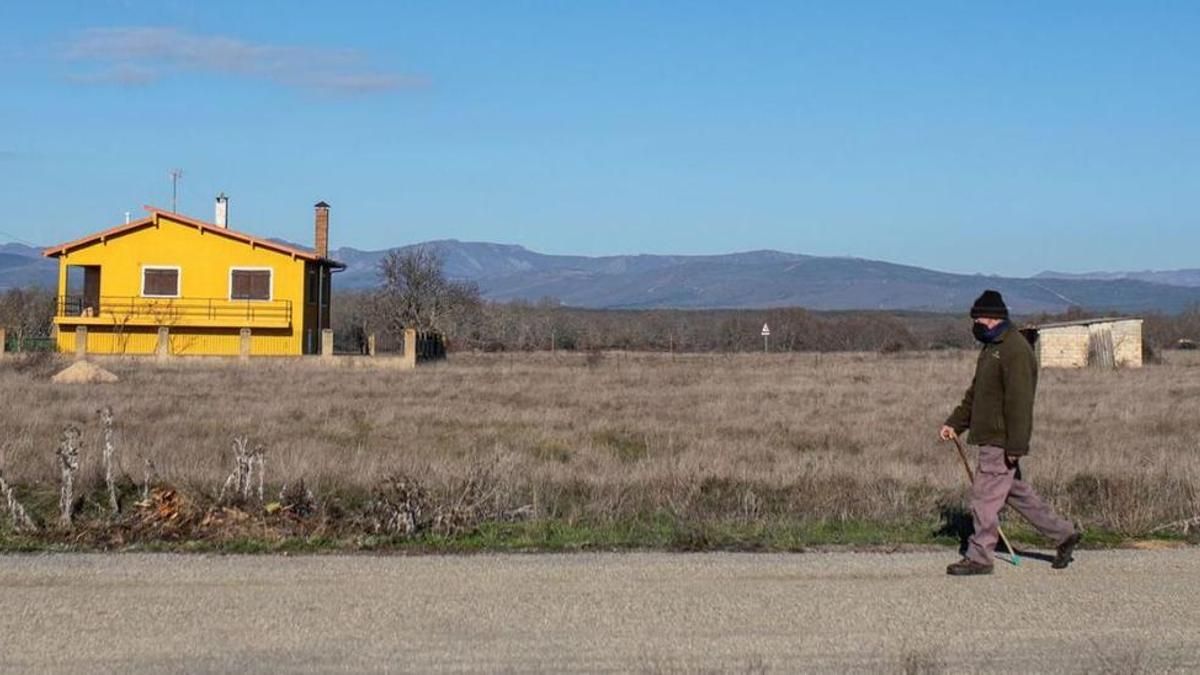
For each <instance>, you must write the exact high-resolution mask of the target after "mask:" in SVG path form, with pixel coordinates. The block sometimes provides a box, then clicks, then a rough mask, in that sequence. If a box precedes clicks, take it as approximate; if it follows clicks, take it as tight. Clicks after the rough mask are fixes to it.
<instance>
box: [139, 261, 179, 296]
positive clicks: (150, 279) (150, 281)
mask: <svg viewBox="0 0 1200 675" xmlns="http://www.w3.org/2000/svg"><path fill="white" fill-rule="evenodd" d="M142 295H143V296H144V297H147V298H178V297H179V268H178V267H143V268H142Z"/></svg>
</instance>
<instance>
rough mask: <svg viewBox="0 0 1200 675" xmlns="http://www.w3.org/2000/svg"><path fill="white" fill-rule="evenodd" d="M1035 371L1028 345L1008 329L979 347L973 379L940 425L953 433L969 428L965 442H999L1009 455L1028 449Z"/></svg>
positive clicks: (1035, 358)
mask: <svg viewBox="0 0 1200 675" xmlns="http://www.w3.org/2000/svg"><path fill="white" fill-rule="evenodd" d="M1037 376H1038V366H1037V357H1035V356H1034V354H1033V348H1032V347H1030V346H1029V342H1028V341H1026V340H1025V338H1024V336H1022V335H1021V333H1019V332H1018V331H1017V330H1016V329H1015V328H1009V329H1008V330H1006V331H1004V332H1003V333H1002V334H1001V335H1000V337H999V338H997V339H996V341H995V342H993V343H991V344H989V345H985V346H984V348H983V349H982V350H981V351H980V352H979V360H978V361H977V362H976V364H975V379H974V380H973V381H972V382H971V387H970V388H969V389H967V394H966V396H964V397H963V400H962V403H960V404H959V405H958V407H957V408H955V409H954V412H953V413H952V414H951V415H950V419H948V420H946V425H947V426H949V427H952V428H953V429H954V431H955V432H956V433H959V434H961V433H962V432H963V431H965V430H966V429H970V430H971V434H970V436H969V437H968V438H967V442H968V443H970V444H971V445H995V446H999V447H1001V448H1004V451H1005V452H1006V453H1007V454H1009V455H1025V454H1028V453H1029V436H1030V435H1031V433H1032V432H1033V396H1034V392H1035V391H1036V390H1037Z"/></svg>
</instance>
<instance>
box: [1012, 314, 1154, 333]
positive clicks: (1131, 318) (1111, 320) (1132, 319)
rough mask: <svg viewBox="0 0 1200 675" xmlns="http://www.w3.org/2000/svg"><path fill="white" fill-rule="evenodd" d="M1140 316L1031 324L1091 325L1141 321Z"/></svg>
mask: <svg viewBox="0 0 1200 675" xmlns="http://www.w3.org/2000/svg"><path fill="white" fill-rule="evenodd" d="M1141 320H1142V319H1141V318H1140V317H1136V316H1106V317H1097V318H1095V319H1079V320H1078V321H1059V322H1057V323H1043V324H1041V325H1038V326H1030V328H1035V329H1037V330H1042V329H1045V328H1066V327H1068V326H1090V325H1092V324H1094V323H1116V322H1118V321H1141Z"/></svg>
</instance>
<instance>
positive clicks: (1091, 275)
mask: <svg viewBox="0 0 1200 675" xmlns="http://www.w3.org/2000/svg"><path fill="white" fill-rule="evenodd" d="M1034 278H1035V279H1094V280H1105V281H1117V280H1121V279H1132V280H1134V281H1147V282H1150V283H1152V284H1167V285H1168V286H1200V269H1184V270H1164V271H1153V270H1147V271H1143V272H1084V273H1078V274H1077V273H1071V272H1049V271H1047V272H1042V273H1040V274H1038V275H1037V276H1035V277H1034Z"/></svg>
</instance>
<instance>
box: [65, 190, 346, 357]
mask: <svg viewBox="0 0 1200 675" xmlns="http://www.w3.org/2000/svg"><path fill="white" fill-rule="evenodd" d="M145 208H146V211H147V212H148V213H149V215H148V216H146V217H145V218H142V219H141V220H135V221H133V222H129V223H126V224H125V225H121V226H118V227H114V228H112V229H109V230H105V231H103V232H98V233H96V234H92V235H89V236H87V237H83V238H82V239H77V240H75V241H72V242H69V243H66V244H62V245H60V246H55V247H52V248H49V249H46V250H45V252H44V254H45V255H46V256H47V257H51V258H58V306H57V311H56V316H55V318H54V323H55V325H56V327H57V333H58V338H57V339H58V348H59V350H60V351H65V352H78V351H80V350H79V347H80V346H81V345H78V344H77V341H79V340H83V341H85V343H84V344H85V345H86V350H87V352H88V353H98V354H155V353H157V354H181V355H182V354H188V355H192V354H195V355H238V354H248V355H299V354H315V353H318V352H319V351H320V349H321V336H322V330H323V329H327V328H329V327H330V322H329V319H330V316H329V305H330V291H331V277H332V273H333V272H334V271H337V270H341V269H345V265H343V264H342V263H339V262H337V261H335V260H331V259H330V258H329V257H328V256H329V205H328V204H326V203H325V202H320V203H318V204H317V205H316V207H315V208H316V217H315V230H316V247H315V250H311V251H310V250H306V249H302V248H297V247H294V246H290V245H287V244H283V243H280V242H276V241H272V240H269V239H262V238H259V237H254V236H251V235H248V234H244V233H241V232H236V231H234V230H231V229H229V228H228V226H227V219H226V214H227V210H226V209H227V201H226V200H225V197H224V195H222V196H221V197H218V198H217V209H216V220H217V222H214V223H208V222H203V221H200V220H196V219H193V218H188V217H186V216H182V215H179V214H178V213H172V212H169V211H164V210H162V209H157V208H154V207H150V206H147V207H145Z"/></svg>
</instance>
